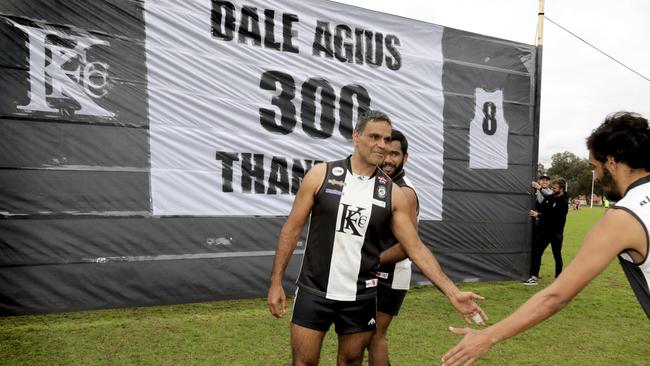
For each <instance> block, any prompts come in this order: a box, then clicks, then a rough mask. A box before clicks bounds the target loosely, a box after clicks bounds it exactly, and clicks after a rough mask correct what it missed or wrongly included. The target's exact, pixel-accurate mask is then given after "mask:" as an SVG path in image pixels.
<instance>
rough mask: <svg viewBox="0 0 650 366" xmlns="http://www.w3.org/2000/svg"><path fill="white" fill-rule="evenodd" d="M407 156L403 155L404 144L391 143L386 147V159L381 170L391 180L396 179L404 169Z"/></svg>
mask: <svg viewBox="0 0 650 366" xmlns="http://www.w3.org/2000/svg"><path fill="white" fill-rule="evenodd" d="M405 162H406V156H405V155H404V153H402V143H401V142H399V141H391V142H390V143H389V144H388V146H387V147H386V157H385V158H384V163H383V164H382V166H381V168H382V169H383V170H384V172H386V174H388V175H389V176H390V177H391V178H394V177H395V176H396V175H397V174H399V172H401V171H402V169H403V168H404V163H405Z"/></svg>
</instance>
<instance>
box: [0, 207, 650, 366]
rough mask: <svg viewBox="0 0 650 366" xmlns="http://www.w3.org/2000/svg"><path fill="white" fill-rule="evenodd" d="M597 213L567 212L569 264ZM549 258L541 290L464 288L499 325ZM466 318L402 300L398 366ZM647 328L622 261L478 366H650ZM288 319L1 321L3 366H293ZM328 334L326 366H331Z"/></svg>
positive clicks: (427, 358)
mask: <svg viewBox="0 0 650 366" xmlns="http://www.w3.org/2000/svg"><path fill="white" fill-rule="evenodd" d="M602 214H603V210H602V209H600V208H594V209H589V208H583V209H581V210H580V211H570V212H569V218H568V221H567V228H566V231H565V239H564V251H563V252H564V258H565V263H568V262H569V261H570V260H571V258H573V256H574V255H575V253H576V251H577V248H578V246H579V244H580V242H581V240H582V238H583V237H584V235H585V233H586V232H587V230H588V228H589V227H590V226H591V225H592V224H593V223H594V222H596V221H597V220H598V218H599V217H600V216H602ZM550 252H551V250H550V247H549V249H547V251H546V253H545V256H544V260H543V265H542V273H541V275H542V279H541V283H540V286H523V285H522V284H521V283H519V282H493V283H473V284H463V285H461V287H462V289H465V290H472V291H475V292H477V293H479V294H481V295H483V296H486V297H487V298H488V300H486V301H485V302H483V304H482V306H483V308H484V309H485V310H486V311H487V312H488V314H489V316H490V322H489V323H493V322H494V321H497V320H499V319H502V318H503V317H505V316H506V315H507V314H509V313H510V312H511V311H512V310H514V309H515V308H516V307H517V306H519V305H520V304H521V303H522V302H524V300H525V299H527V298H528V297H530V296H531V295H532V294H533V293H534V292H536V291H539V290H540V289H542V288H543V287H544V286H545V285H548V284H549V283H550V282H551V281H552V279H553V258H552V255H551V253H550ZM449 325H455V326H460V325H462V319H461V317H460V316H459V315H458V314H457V313H456V312H455V311H454V310H453V309H452V308H451V306H450V305H449V304H448V302H447V301H446V299H445V298H444V297H443V296H442V295H441V294H440V293H439V292H438V291H437V290H436V289H435V288H432V287H419V288H415V289H413V290H412V291H410V293H409V295H408V296H407V297H406V300H405V303H404V306H403V308H402V312H401V314H400V316H398V317H396V318H395V320H394V321H393V325H392V327H391V330H390V333H389V339H388V342H389V347H390V352H391V363H392V364H393V365H436V364H439V363H440V362H439V360H440V357H441V356H442V354H444V353H445V352H446V350H447V349H448V348H450V347H452V346H453V345H454V344H455V343H456V342H457V341H458V339H459V338H458V337H457V336H455V335H453V334H451V333H449V332H447V331H446V328H447V327H448V326H449ZM649 335H650V322H648V319H647V317H646V316H645V314H644V313H643V312H642V310H641V308H640V306H639V304H638V303H637V301H636V299H635V298H634V295H633V294H632V291H631V290H630V288H629V285H628V284H627V281H626V279H625V277H624V275H623V273H622V271H621V269H620V266H619V264H618V263H617V262H613V263H612V264H611V265H610V266H609V268H608V269H607V270H606V271H605V272H604V273H602V274H601V275H600V276H599V277H598V278H597V279H596V280H595V281H594V282H593V283H592V284H590V285H589V286H588V287H587V288H586V289H585V290H584V291H583V292H582V293H581V294H580V295H578V296H577V297H576V299H575V300H574V301H573V302H572V303H571V304H570V305H569V306H568V307H567V308H565V309H564V310H563V311H562V312H561V313H559V314H557V315H556V316H555V317H553V318H551V319H550V320H548V321H547V322H545V323H543V324H541V325H539V326H538V327H536V328H534V329H531V330H529V331H528V332H526V333H524V334H522V335H519V336H517V337H514V338H512V339H510V340H509V341H507V342H505V343H501V344H499V345H497V346H495V347H494V348H493V349H492V351H491V352H490V353H488V354H487V355H486V357H485V358H483V359H482V360H481V361H479V362H477V365H608V366H609V365H648V363H649V362H650V361H649V357H650V348H649V347H648V343H647V337H648V336H649ZM290 355H291V350H290V345H289V318H288V317H286V318H285V319H282V320H277V319H275V318H273V317H272V316H271V315H270V314H269V312H268V310H267V308H266V301H265V300H264V299H256V300H240V301H220V302H210V303H198V304H188V305H175V306H160V307H149V308H129V309H117V310H101V311H89V312H77V313H65V314H51V315H36V316H20V317H7V318H0V365H288V364H290ZM335 355H336V335H335V333H334V332H333V331H331V332H330V333H328V335H327V337H326V339H325V343H324V346H323V352H322V355H321V365H335V363H336V362H335Z"/></svg>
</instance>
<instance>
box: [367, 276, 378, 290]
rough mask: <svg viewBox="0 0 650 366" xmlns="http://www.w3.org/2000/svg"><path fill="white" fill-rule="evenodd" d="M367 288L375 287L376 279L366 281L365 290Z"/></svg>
mask: <svg viewBox="0 0 650 366" xmlns="http://www.w3.org/2000/svg"><path fill="white" fill-rule="evenodd" d="M368 287H377V279H376V278H373V279H371V280H366V288H368Z"/></svg>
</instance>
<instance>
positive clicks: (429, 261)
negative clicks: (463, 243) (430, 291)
mask: <svg viewBox="0 0 650 366" xmlns="http://www.w3.org/2000/svg"><path fill="white" fill-rule="evenodd" d="M405 249H407V248H405ZM411 252H413V253H411ZM407 254H409V258H411V260H412V261H413V262H414V263H415V265H416V266H418V268H419V269H420V271H422V273H423V274H424V275H425V276H426V277H427V278H428V279H429V281H431V283H433V284H434V285H436V287H438V288H439V289H440V291H442V292H443V293H444V294H445V295H446V296H447V297H449V298H451V297H452V296H453V295H455V294H456V293H458V292H459V291H460V290H459V289H458V287H457V286H456V285H455V284H454V283H453V282H452V281H451V280H450V279H449V277H447V275H446V274H445V273H444V272H443V271H442V267H440V263H438V260H436V258H435V257H434V256H433V254H432V253H431V252H430V251H429V249H427V247H426V246H424V244H422V245H419V246H417V247H416V248H413V249H411V250H410V251H408V250H407Z"/></svg>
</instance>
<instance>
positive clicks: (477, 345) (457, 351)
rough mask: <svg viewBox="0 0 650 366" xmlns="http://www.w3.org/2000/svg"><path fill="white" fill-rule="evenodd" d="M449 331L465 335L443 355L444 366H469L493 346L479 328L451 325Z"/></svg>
mask: <svg viewBox="0 0 650 366" xmlns="http://www.w3.org/2000/svg"><path fill="white" fill-rule="evenodd" d="M449 331H450V332H452V333H454V334H458V335H462V336H464V337H463V339H462V340H461V341H460V342H459V343H458V344H457V345H456V346H455V347H454V348H452V349H450V350H449V351H447V353H445V355H444V356H442V360H441V362H442V366H469V365H471V364H473V363H474V361H476V360H477V359H478V358H479V357H481V356H483V355H484V354H485V353H486V352H487V351H489V350H490V347H491V346H492V344H491V343H490V340H489V339H488V337H487V336H486V335H485V334H484V333H482V332H481V331H479V330H476V329H471V328H454V327H449Z"/></svg>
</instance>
